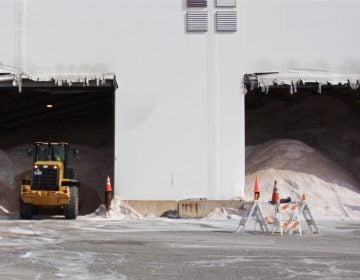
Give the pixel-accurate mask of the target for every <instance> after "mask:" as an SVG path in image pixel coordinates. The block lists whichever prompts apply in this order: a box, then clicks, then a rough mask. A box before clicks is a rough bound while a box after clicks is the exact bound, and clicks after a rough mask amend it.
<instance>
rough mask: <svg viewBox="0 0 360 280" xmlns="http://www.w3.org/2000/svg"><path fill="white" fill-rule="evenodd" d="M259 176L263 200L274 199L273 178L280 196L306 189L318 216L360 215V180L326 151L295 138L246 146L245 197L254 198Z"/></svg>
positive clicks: (315, 214) (294, 197)
mask: <svg viewBox="0 0 360 280" xmlns="http://www.w3.org/2000/svg"><path fill="white" fill-rule="evenodd" d="M255 176H259V179H260V186H261V200H262V201H268V200H271V196H272V191H273V185H274V180H277V181H278V184H277V185H278V187H279V192H280V196H281V197H282V198H285V197H288V196H290V197H292V199H294V200H296V199H299V198H300V196H301V195H302V193H303V192H305V193H306V194H307V195H308V203H309V206H310V209H311V210H312V213H313V215H314V217H315V218H317V219H338V218H360V189H359V186H360V185H359V181H358V180H357V178H356V177H355V176H354V175H352V174H351V173H350V172H348V171H347V170H345V169H343V168H342V167H340V166H339V165H337V164H336V163H335V162H333V161H332V160H330V159H329V158H327V157H326V156H325V155H323V154H321V153H320V152H318V151H316V150H314V149H313V148H311V147H310V146H308V145H306V144H305V143H303V142H300V141H296V140H288V139H282V140H272V141H269V142H266V143H263V144H260V145H257V146H249V147H247V148H246V187H245V198H246V199H247V200H251V199H252V197H253V187H254V182H255Z"/></svg>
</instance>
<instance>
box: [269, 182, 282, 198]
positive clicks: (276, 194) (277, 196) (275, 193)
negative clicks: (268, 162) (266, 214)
mask: <svg viewBox="0 0 360 280" xmlns="http://www.w3.org/2000/svg"><path fill="white" fill-rule="evenodd" d="M271 203H280V194H279V189H278V187H277V181H276V180H275V182H274V190H273V194H272V198H271Z"/></svg>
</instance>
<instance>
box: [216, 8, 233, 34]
mask: <svg viewBox="0 0 360 280" xmlns="http://www.w3.org/2000/svg"><path fill="white" fill-rule="evenodd" d="M216 30H217V31H227V32H235V31H236V30H237V15H236V11H227V12H225V11H222V12H217V13H216Z"/></svg>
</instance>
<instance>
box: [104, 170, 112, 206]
mask: <svg viewBox="0 0 360 280" xmlns="http://www.w3.org/2000/svg"><path fill="white" fill-rule="evenodd" d="M111 200H112V187H111V183H110V176H107V178H106V185H105V207H106V211H109V210H110V209H111Z"/></svg>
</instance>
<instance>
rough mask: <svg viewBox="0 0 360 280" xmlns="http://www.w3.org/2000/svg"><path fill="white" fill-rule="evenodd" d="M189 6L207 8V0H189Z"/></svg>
mask: <svg viewBox="0 0 360 280" xmlns="http://www.w3.org/2000/svg"><path fill="white" fill-rule="evenodd" d="M187 6H188V8H193V7H195V8H206V7H207V0H187Z"/></svg>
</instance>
